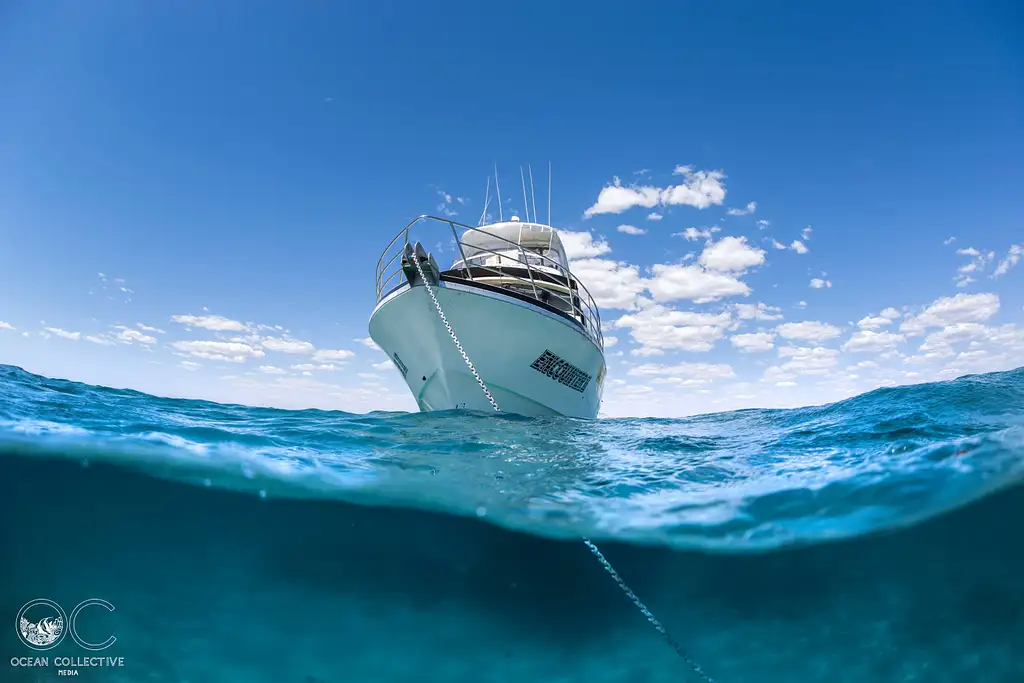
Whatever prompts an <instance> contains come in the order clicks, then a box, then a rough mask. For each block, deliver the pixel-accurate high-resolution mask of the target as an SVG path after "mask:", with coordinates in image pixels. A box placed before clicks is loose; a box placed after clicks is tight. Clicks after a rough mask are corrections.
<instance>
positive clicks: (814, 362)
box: [764, 346, 839, 382]
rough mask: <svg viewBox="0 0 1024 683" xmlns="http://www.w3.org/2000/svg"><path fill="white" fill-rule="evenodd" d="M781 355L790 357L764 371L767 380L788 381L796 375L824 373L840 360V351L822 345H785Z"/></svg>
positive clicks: (780, 350)
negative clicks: (811, 346) (810, 346)
mask: <svg viewBox="0 0 1024 683" xmlns="http://www.w3.org/2000/svg"><path fill="white" fill-rule="evenodd" d="M779 357H780V358H788V359H789V360H787V361H786V362H785V363H783V364H782V365H774V366H772V367H770V368H768V369H767V370H765V373H764V380H765V381H771V382H776V381H786V380H790V379H792V378H793V376H794V375H824V374H827V373H828V371H829V368H832V367H834V366H835V365H836V363H837V362H838V361H837V359H838V357H839V351H838V350H836V349H827V348H825V347H822V346H816V347H813V348H808V347H796V346H783V347H781V348H779Z"/></svg>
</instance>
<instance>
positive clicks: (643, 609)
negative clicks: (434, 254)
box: [410, 250, 715, 683]
mask: <svg viewBox="0 0 1024 683" xmlns="http://www.w3.org/2000/svg"><path fill="white" fill-rule="evenodd" d="M410 258H411V259H412V262H413V265H415V266H416V270H417V271H418V272H419V275H420V279H421V280H423V285H424V286H425V287H426V289H427V294H429V295H430V298H431V300H432V301H433V302H434V308H435V309H437V315H438V316H439V317H440V318H441V322H443V323H444V326H445V328H447V330H448V334H449V335H450V336H451V338H452V341H453V342H454V343H455V348H457V349H458V350H459V354H461V355H462V360H464V361H465V362H466V367H468V368H469V371H470V372H471V373H473V377H475V378H476V381H477V384H479V385H480V389H482V390H483V392H484V396H486V397H487V400H488V401H490V403H491V406H492V407H493V408H494V410H495V412H501V408H499V407H498V402H497V401H495V400H494V397H493V396H491V392H490V390H488V388H487V385H486V384H484V381H483V379H481V378H480V374H479V373H478V372H477V371H476V368H475V367H473V362H472V361H471V360H470V359H469V354H467V353H466V351H465V349H463V348H462V342H460V341H459V337H458V336H457V335H456V334H455V330H453V329H452V326H451V324H450V323H449V322H448V317H447V316H446V315H445V314H444V310H443V309H442V308H441V303H440V302H439V301H438V300H437V295H436V294H435V293H434V287H433V286H432V285H431V284H430V282H429V281H428V280H427V277H426V275H425V274H424V272H423V266H421V265H420V260H419V258H418V257H417V256H416V252H415V250H413V252H412V253H411V254H410ZM583 544H584V545H586V546H587V548H588V549H589V550H590V552H592V553H593V554H594V557H596V558H597V561H598V562H600V563H601V566H602V567H604V570H605V571H606V572H608V574H609V575H610V576H611V577H612V579H614V580H615V583H616V584H618V586H619V588H620V589H621V590H622V592H623V593H625V594H626V597H627V598H629V599H630V600H631V601H632V603H633V604H634V605H636V608H637V609H638V610H640V613H641V614H643V615H644V617H645V618H646V619H647V621H648V622H649V623H650V624H651V626H653V627H654V629H655V630H656V631H657V632H658V633H659V634H660V635H661V637H662V638H663V639H664V640H665V642H667V643H668V645H669V647H671V648H672V649H673V650H675V653H676V654H677V655H679V657H680V658H681V659H682V660H683V661H684V662H686V664H687V665H689V667H690V668H691V669H692V670H693V672H694V673H695V674H697V676H698V677H700V679H701V680H702V681H704V683H715V682H714V680H713V679H712V678H711V677H710V676H708V675H707V674H706V673H704V670H703V669H701V668H700V665H699V664H697V662H695V661H693V660H692V659H690V657H689V655H687V654H686V651H685V650H683V647H682V646H681V645H680V644H679V643H678V642H676V640H675V638H673V637H672V636H671V634H669V632H668V629H666V628H665V627H664V626H663V625H662V623H661V622H660V621H658V618H657V617H655V616H654V614H652V613H651V610H649V609H647V605H645V604H644V603H643V602H642V601H641V600H640V598H638V597H637V596H636V593H634V592H633V589H631V588H630V587H629V585H627V584H626V582H625V580H624V579H623V578H622V577H621V576H619V573H618V572H617V571H615V567H613V566H612V564H611V562H609V561H608V559H607V558H606V557H605V556H604V553H602V552H601V551H600V550H599V549H598V547H597V545H595V544H594V542H593V541H591V540H590V539H587V538H584V539H583Z"/></svg>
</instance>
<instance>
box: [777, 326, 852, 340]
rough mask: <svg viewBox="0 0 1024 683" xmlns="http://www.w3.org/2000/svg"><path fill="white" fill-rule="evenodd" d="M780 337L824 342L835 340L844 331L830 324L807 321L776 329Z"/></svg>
mask: <svg viewBox="0 0 1024 683" xmlns="http://www.w3.org/2000/svg"><path fill="white" fill-rule="evenodd" d="M775 331H776V332H778V333H779V336H780V337H784V338H786V339H795V340H798V341H809V342H819V343H820V342H823V341H828V340H829V339H835V338H836V337H838V336H839V335H840V334H842V330H841V329H840V328H838V327H836V326H835V325H830V324H829V323H823V322H818V321H816V320H805V321H803V322H799V323H784V324H782V325H779V326H778V327H776V328H775Z"/></svg>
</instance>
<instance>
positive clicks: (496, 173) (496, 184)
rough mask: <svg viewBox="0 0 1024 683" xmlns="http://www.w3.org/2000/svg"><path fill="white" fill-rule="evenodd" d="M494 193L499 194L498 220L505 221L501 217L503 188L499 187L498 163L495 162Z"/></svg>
mask: <svg viewBox="0 0 1024 683" xmlns="http://www.w3.org/2000/svg"><path fill="white" fill-rule="evenodd" d="M494 191H495V192H497V193H498V220H499V221H504V220H505V219H504V218H503V217H502V215H501V187H499V186H498V162H497V161H495V162H494Z"/></svg>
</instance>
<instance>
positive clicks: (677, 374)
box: [627, 363, 736, 386]
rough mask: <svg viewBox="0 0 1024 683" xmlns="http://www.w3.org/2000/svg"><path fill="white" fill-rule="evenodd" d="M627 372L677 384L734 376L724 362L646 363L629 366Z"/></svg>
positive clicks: (705, 381)
mask: <svg viewBox="0 0 1024 683" xmlns="http://www.w3.org/2000/svg"><path fill="white" fill-rule="evenodd" d="M627 374H629V375H632V376H634V377H660V378H665V379H666V380H667V382H664V383H670V384H676V385H678V386H692V385H699V384H708V383H710V382H713V381H715V380H718V379H729V378H731V377H735V376H736V373H735V372H734V371H733V369H732V366H730V365H726V364H724V363H720V364H712V363H677V364H675V365H661V364H659V363H646V364H644V365H637V366H636V367H633V368H630V369H629V372H628V373H627Z"/></svg>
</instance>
